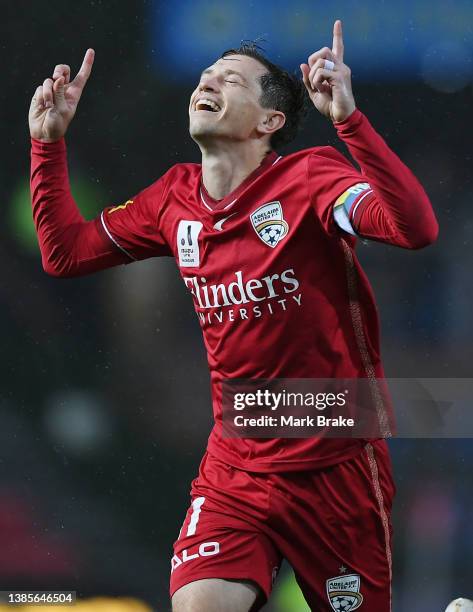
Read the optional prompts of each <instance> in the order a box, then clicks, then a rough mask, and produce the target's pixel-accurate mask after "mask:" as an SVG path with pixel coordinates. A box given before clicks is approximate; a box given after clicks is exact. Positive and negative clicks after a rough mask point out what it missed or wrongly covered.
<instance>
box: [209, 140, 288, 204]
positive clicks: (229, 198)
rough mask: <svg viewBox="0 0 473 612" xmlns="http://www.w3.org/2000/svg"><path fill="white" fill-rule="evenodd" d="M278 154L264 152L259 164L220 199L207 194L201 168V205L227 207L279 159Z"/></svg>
mask: <svg viewBox="0 0 473 612" xmlns="http://www.w3.org/2000/svg"><path fill="white" fill-rule="evenodd" d="M280 157H281V156H280V155H278V154H277V153H276V151H271V152H270V153H267V154H266V157H265V158H264V159H263V161H262V162H261V164H260V165H259V166H258V167H257V168H256V169H255V170H253V172H252V173H251V174H249V175H248V176H247V177H246V179H245V180H244V181H243V182H242V183H240V185H238V187H236V189H234V190H233V191H232V192H230V193H229V194H227V195H226V196H225V197H224V198H222V199H221V200H215V199H214V198H212V196H210V195H209V193H208V192H207V189H206V188H205V187H204V183H203V181H202V169H201V171H200V180H199V193H200V200H201V203H202V206H204V207H205V208H206V209H207V210H211V211H217V210H224V209H228V208H230V207H231V206H233V204H235V202H236V201H237V200H238V198H239V197H240V195H241V194H242V192H243V191H244V190H245V189H246V188H247V187H248V186H249V185H250V184H251V183H252V182H253V181H254V180H255V178H257V177H258V176H259V175H260V174H262V173H263V172H264V171H265V170H266V169H267V168H269V167H270V166H272V165H273V164H274V163H276V161H278V160H279V159H280Z"/></svg>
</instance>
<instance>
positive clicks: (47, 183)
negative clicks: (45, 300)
mask: <svg viewBox="0 0 473 612" xmlns="http://www.w3.org/2000/svg"><path fill="white" fill-rule="evenodd" d="M30 185H31V200H32V205H33V219H34V223H35V227H36V231H37V234H38V241H39V246H40V250H41V256H42V261H43V267H44V270H45V271H46V272H47V273H48V274H51V275H53V276H62V277H68V276H79V275H83V274H89V273H91V272H96V271H98V270H102V269H104V268H108V267H110V266H115V265H118V264H121V263H126V262H127V261H128V260H127V257H126V256H125V255H124V254H122V253H121V252H120V251H118V250H117V249H116V247H115V246H114V245H113V243H112V242H111V241H110V240H109V239H108V237H107V236H106V235H105V233H104V231H103V230H102V228H101V226H100V219H96V220H94V221H89V222H87V221H85V220H84V219H83V217H82V216H81V214H80V212H79V210H78V208H77V205H76V203H75V201H74V198H73V197H72V194H71V191H70V186H69V177H68V171H67V158H66V146H65V143H64V140H60V141H58V142H54V143H43V142H40V141H39V140H34V139H32V148H31V183H30Z"/></svg>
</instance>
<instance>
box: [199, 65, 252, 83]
mask: <svg viewBox="0 0 473 612" xmlns="http://www.w3.org/2000/svg"><path fill="white" fill-rule="evenodd" d="M213 70H214V69H213V68H206V69H205V70H204V71H203V72H202V74H201V75H200V76H201V77H202V76H204V74H210V73H211V72H213ZM223 72H224V74H236V75H238V76H239V77H240V78H241V79H243V80H244V81H245V83H248V81H247V80H246V79H245V77H244V76H243V75H242V74H241V72H237V71H236V70H231V69H230V68H226V69H225V70H224V71H223Z"/></svg>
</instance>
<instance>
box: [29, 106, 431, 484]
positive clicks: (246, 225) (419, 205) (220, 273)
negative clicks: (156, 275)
mask: <svg viewBox="0 0 473 612" xmlns="http://www.w3.org/2000/svg"><path fill="white" fill-rule="evenodd" d="M337 129H338V131H339V134H340V135H341V137H342V138H343V139H344V140H345V141H346V142H347V144H348V145H349V147H350V149H351V150H352V151H353V152H355V153H356V154H357V155H358V156H359V160H358V161H359V162H360V165H361V167H362V169H363V171H364V172H366V174H363V175H361V174H360V173H359V172H358V171H357V170H356V169H355V168H354V167H353V166H352V165H351V164H350V163H349V162H348V161H347V160H345V158H344V157H343V156H342V155H341V154H339V153H338V152H337V151H335V150H334V149H333V148H332V147H313V148H310V149H306V150H302V151H297V152H295V153H292V154H290V155H286V156H283V157H279V158H276V159H274V154H271V155H272V156H273V157H272V158H266V159H265V160H264V162H263V167H260V168H259V169H257V171H255V173H254V174H253V176H250V177H249V178H248V180H246V181H245V182H244V185H243V187H242V186H241V185H240V186H239V187H238V188H237V189H236V190H235V191H234V192H232V193H230V194H228V195H227V196H226V197H225V198H224V200H223V202H222V201H221V202H220V204H221V205H220V206H219V207H218V208H217V209H215V210H214V209H212V210H211V209H209V207H208V206H206V205H205V203H204V201H203V200H202V194H201V179H202V169H201V166H200V164H177V165H175V166H173V167H172V168H171V169H170V170H168V172H166V174H165V175H163V176H162V177H161V178H160V179H158V180H157V181H156V182H155V183H153V185H151V186H150V187H148V188H147V189H145V190H144V191H143V192H141V193H140V194H138V196H136V197H134V198H132V201H129V202H127V203H124V204H122V205H119V206H118V207H110V208H108V209H106V210H105V211H104V213H103V216H102V219H100V218H99V219H97V220H95V221H91V222H88V223H86V222H84V221H83V220H82V218H81V216H80V214H79V213H78V211H77V209H76V207H75V204H74V201H73V199H72V197H71V195H70V192H69V186H68V180H67V168H66V160H65V147H64V143H55V144H53V145H45V144H41V143H38V142H37V141H33V150H32V180H31V184H32V199H33V210H34V216H35V222H36V227H37V230H38V235H39V242H40V246H41V251H42V255H43V262H44V265H45V268H46V270H47V271H48V272H50V273H52V274H55V275H58V276H67V275H74V274H84V273H88V272H91V271H94V270H99V269H102V268H105V267H109V266H111V265H116V264H118V263H124V262H126V261H133V260H135V259H143V258H145V257H153V256H157V255H171V254H172V255H173V256H174V257H175V259H176V261H177V264H178V266H179V268H180V273H181V275H182V278H183V280H184V283H185V285H186V287H187V288H188V289H189V291H190V293H191V295H192V299H193V301H194V306H195V310H196V313H197V316H198V318H199V322H200V325H201V327H202V331H203V335H204V342H205V346H206V349H207V355H208V363H209V368H210V374H211V381H212V398H213V409H214V416H215V421H216V425H215V427H214V429H213V431H212V433H211V435H210V438H209V443H208V450H209V452H210V453H212V454H213V455H216V456H218V457H220V458H221V459H223V460H224V461H226V462H227V463H229V464H231V465H233V466H236V467H240V468H242V469H248V470H252V471H261V472H274V471H288V470H290V471H297V470H303V469H312V468H315V467H323V466H326V465H331V464H335V463H338V462H340V461H345V460H347V459H349V458H351V457H353V456H354V455H355V454H356V453H357V452H359V450H360V448H361V446H362V444H363V441H361V440H356V439H348V440H347V439H326V440H323V439H322V440H321V439H310V438H308V439H302V438H291V439H279V438H272V439H265V440H261V439H224V438H222V435H221V419H222V405H221V389H220V383H221V381H222V380H223V379H237V378H243V379H244V378H250V379H258V378H267V379H272V378H340V379H344V378H365V377H368V376H371V377H373V376H374V377H377V378H383V376H384V372H383V368H382V365H381V358H380V346H379V326H378V316H377V311H376V306H375V301H374V296H373V293H372V290H371V287H370V285H369V282H368V279H367V278H366V276H365V275H364V273H363V271H362V269H361V266H360V265H359V263H358V261H357V258H356V255H355V253H354V250H353V247H354V245H355V242H356V240H355V239H354V238H353V236H351V235H348V234H346V233H345V232H344V231H342V230H341V229H340V228H339V227H338V226H337V225H336V223H335V222H334V219H333V213H332V208H333V204H334V202H335V200H336V199H337V198H338V197H339V196H340V195H341V194H342V193H343V192H344V191H345V190H346V189H347V188H348V187H350V186H352V185H353V184H356V183H359V182H360V181H362V182H369V183H370V184H371V185H372V186H373V189H374V190H375V192H376V198H377V199H376V200H372V201H370V202H368V203H367V204H368V205H367V211H366V212H365V201H363V202H362V203H361V204H360V206H359V207H358V208H359V209H360V208H362V210H361V212H358V211H357V214H356V218H355V220H354V221H355V224H357V223H358V228H359V231H360V232H362V233H367V234H372V235H373V236H376V237H377V239H379V240H386V241H387V242H392V243H394V244H399V245H400V246H406V247H416V246H420V245H421V243H422V244H424V243H426V242H427V241H428V240H431V239H432V240H433V239H434V237H435V231H433V229H435V228H432V225H433V224H435V219H434V217H433V213H432V211H431V207H430V203H429V201H428V199H427V198H426V196H425V194H424V193H423V191H422V188H421V187H420V186H418V183H417V181H416V179H415V178H414V177H413V176H412V174H411V173H410V171H409V170H407V168H406V167H405V166H404V165H403V164H402V163H401V162H400V161H399V160H398V159H397V157H396V156H395V155H394V154H393V153H391V152H389V149H388V148H387V146H386V145H385V144H384V142H383V141H382V139H381V138H380V137H379V136H378V135H377V134H376V133H375V132H374V130H373V129H372V127H371V126H370V125H369V122H368V121H367V120H366V119H365V118H363V116H361V114H359V113H354V115H353V116H352V117H350V119H349V120H347V122H345V123H344V124H340V125H338V126H337ZM368 145H370V146H368ZM370 147H371V148H370ZM370 156H371V159H368V158H370ZM272 159H274V161H272ZM264 164H266V165H264ZM384 183H386V185H387V186H386V187H384ZM412 194H414V196H413V195H412ZM380 196H381V197H383V201H382V202H381V201H380V200H378V198H379V197H380ZM204 197H205V196H204ZM366 200H368V198H366ZM414 200H415V201H414ZM266 204H268V205H269V204H271V206H272V207H273V208H274V207H276V208H278V207H279V211H280V215H281V219H283V220H284V223H285V224H286V226H284V227H287V234H286V235H284V234H282V235H283V237H282V239H281V240H280V241H278V239H277V237H275V236H272V237H270V238H268V235H267V232H265V231H263V230H261V231H260V232H258V231H257V229H256V228H255V227H254V213H255V212H256V211H258V209H259V208H261V207H262V206H263V205H266ZM280 226H281V227H283V222H282V221H281V222H280ZM273 234H275V232H273ZM263 236H266V238H265V239H263ZM269 239H270V240H272V241H273V244H272V245H271V244H270V243H269V242H268V241H267V240H269ZM382 412H383V414H386V413H387V412H389V406H383V407H382Z"/></svg>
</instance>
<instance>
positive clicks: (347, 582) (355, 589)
mask: <svg viewBox="0 0 473 612" xmlns="http://www.w3.org/2000/svg"><path fill="white" fill-rule="evenodd" d="M360 584H361V579H360V576H359V575H358V574H349V575H348V576H337V577H336V578H329V579H328V580H327V597H328V600H329V603H330V605H331V607H332V610H335V611H336V612H351V611H352V610H357V609H358V608H359V607H360V606H361V604H362V602H363V595H362V594H361V593H360Z"/></svg>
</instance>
